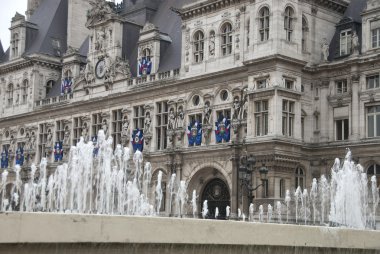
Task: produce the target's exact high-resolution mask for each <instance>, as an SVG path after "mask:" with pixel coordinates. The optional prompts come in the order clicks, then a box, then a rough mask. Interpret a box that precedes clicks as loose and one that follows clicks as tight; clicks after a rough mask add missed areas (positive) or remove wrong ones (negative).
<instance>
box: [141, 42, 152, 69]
mask: <svg viewBox="0 0 380 254" xmlns="http://www.w3.org/2000/svg"><path fill="white" fill-rule="evenodd" d="M151 59H152V55H151V51H150V49H149V48H145V49H144V50H143V52H142V57H141V59H140V60H139V75H140V76H142V75H150V73H151V72H152V60H151Z"/></svg>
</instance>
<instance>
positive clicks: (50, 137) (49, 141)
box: [45, 130, 54, 147]
mask: <svg viewBox="0 0 380 254" xmlns="http://www.w3.org/2000/svg"><path fill="white" fill-rule="evenodd" d="M53 146H54V145H53V134H52V133H51V131H50V130H49V131H48V134H47V138H46V144H45V147H53Z"/></svg>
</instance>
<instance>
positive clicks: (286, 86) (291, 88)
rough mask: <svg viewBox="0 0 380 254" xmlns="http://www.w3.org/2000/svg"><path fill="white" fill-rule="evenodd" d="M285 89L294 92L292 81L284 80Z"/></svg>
mask: <svg viewBox="0 0 380 254" xmlns="http://www.w3.org/2000/svg"><path fill="white" fill-rule="evenodd" d="M284 85H285V88H286V89H289V90H294V80H291V79H285V84H284Z"/></svg>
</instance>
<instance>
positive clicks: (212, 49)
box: [208, 32, 215, 56]
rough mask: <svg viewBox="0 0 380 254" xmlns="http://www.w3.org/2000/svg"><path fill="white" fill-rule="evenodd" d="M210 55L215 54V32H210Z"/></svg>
mask: <svg viewBox="0 0 380 254" xmlns="http://www.w3.org/2000/svg"><path fill="white" fill-rule="evenodd" d="M208 49H209V53H210V56H214V55H215V33H214V32H211V33H210V44H209V45H208Z"/></svg>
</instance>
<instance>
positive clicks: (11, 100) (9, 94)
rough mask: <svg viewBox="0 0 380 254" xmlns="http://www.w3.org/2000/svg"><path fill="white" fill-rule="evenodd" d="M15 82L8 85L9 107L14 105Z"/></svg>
mask: <svg viewBox="0 0 380 254" xmlns="http://www.w3.org/2000/svg"><path fill="white" fill-rule="evenodd" d="M13 90H14V87H13V84H9V85H8V90H7V97H8V107H11V106H12V105H13Z"/></svg>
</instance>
